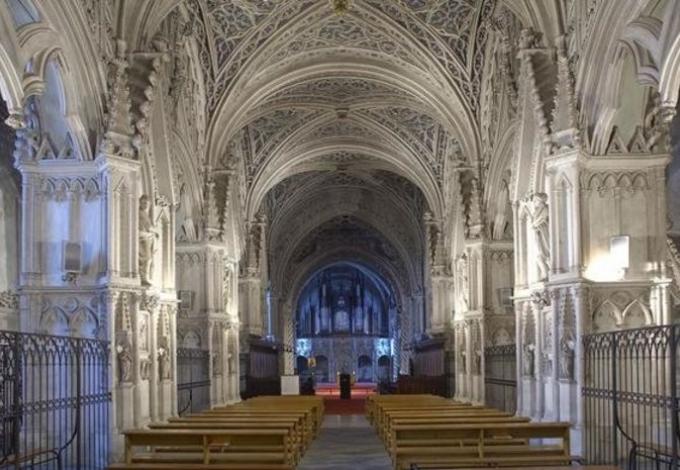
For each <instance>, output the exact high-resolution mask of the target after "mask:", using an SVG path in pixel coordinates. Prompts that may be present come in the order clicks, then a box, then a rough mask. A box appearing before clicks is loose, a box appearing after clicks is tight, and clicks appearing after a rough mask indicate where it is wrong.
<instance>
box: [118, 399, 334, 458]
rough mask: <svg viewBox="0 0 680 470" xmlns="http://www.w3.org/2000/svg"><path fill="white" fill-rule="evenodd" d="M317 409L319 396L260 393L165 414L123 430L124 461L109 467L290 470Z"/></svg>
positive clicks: (311, 432) (313, 427)
mask: <svg viewBox="0 0 680 470" xmlns="http://www.w3.org/2000/svg"><path fill="white" fill-rule="evenodd" d="M323 412H324V406H323V399H321V398H319V397H261V398H255V399H251V400H247V401H245V402H241V403H238V404H235V405H228V406H223V407H217V408H213V409H212V410H207V411H204V412H201V413H197V414H192V415H189V416H185V417H181V418H170V419H169V420H168V422H166V423H153V424H151V425H149V429H140V430H130V431H126V432H124V433H123V434H124V437H125V461H124V462H123V463H117V464H114V465H112V466H111V467H110V468H111V469H115V470H122V469H129V470H132V469H137V470H143V469H146V470H160V469H165V470H167V469H177V470H179V469H188V470H192V469H196V470H198V469H211V470H217V469H223V470H293V469H294V468H295V465H296V464H297V463H298V462H299V460H300V459H301V456H302V453H303V452H304V450H305V449H306V448H307V446H308V445H309V443H310V442H311V440H312V439H313V438H314V437H315V436H316V435H317V434H318V432H319V430H320V428H321V422H322V420H323ZM140 448H143V450H141V449H140Z"/></svg>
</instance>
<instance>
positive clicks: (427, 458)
mask: <svg viewBox="0 0 680 470" xmlns="http://www.w3.org/2000/svg"><path fill="white" fill-rule="evenodd" d="M366 412H367V415H368V417H369V420H370V422H371V423H372V424H373V426H374V427H375V429H376V432H377V433H378V435H379V436H380V438H381V439H382V440H383V442H384V443H385V446H386V448H387V450H388V452H389V454H390V457H391V459H392V462H393V464H394V468H395V469H397V470H402V469H410V468H417V469H423V470H424V469H454V468H456V469H458V468H479V467H512V466H519V467H521V466H533V467H534V468H536V467H541V468H544V467H546V466H562V467H564V466H569V465H570V464H571V462H572V461H573V460H574V458H572V456H571V455H570V425H569V423H531V422H529V419H528V418H524V417H518V416H513V415H510V414H508V413H505V412H502V411H499V410H496V409H493V408H488V407H484V406H479V405H471V404H469V403H459V402H455V401H453V400H448V399H445V398H441V397H435V396H431V395H410V396H398V395H397V396H377V397H370V398H369V399H368V400H367V403H366Z"/></svg>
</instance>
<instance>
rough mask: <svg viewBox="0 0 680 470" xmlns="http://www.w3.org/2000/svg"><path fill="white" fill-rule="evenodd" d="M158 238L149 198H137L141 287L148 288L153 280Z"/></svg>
mask: <svg viewBox="0 0 680 470" xmlns="http://www.w3.org/2000/svg"><path fill="white" fill-rule="evenodd" d="M159 236H160V235H159V234H158V231H157V230H156V225H155V224H154V222H153V220H152V216H151V202H150V200H149V196H147V195H143V196H142V197H140V198H139V277H140V279H141V281H142V285H143V286H150V285H151V281H152V280H153V257H154V254H155V253H156V239H157V238H159Z"/></svg>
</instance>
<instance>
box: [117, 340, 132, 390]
mask: <svg viewBox="0 0 680 470" xmlns="http://www.w3.org/2000/svg"><path fill="white" fill-rule="evenodd" d="M116 352H117V356H118V379H119V381H120V383H130V382H132V354H131V353H130V347H129V346H128V345H127V344H125V343H123V344H119V345H118V346H117V347H116Z"/></svg>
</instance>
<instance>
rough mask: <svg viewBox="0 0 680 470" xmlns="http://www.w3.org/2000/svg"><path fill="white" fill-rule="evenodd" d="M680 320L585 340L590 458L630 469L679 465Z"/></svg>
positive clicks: (600, 335)
mask: <svg viewBox="0 0 680 470" xmlns="http://www.w3.org/2000/svg"><path fill="white" fill-rule="evenodd" d="M679 334H680V325H673V326H660V327H650V328H640V329H631V330H623V331H617V332H611V333H601V334H592V335H587V336H585V337H584V339H583V352H584V367H585V370H584V372H585V376H584V379H585V383H584V387H583V390H582V394H583V400H584V412H585V415H584V418H585V457H586V460H587V461H588V463H592V464H597V463H602V464H615V465H625V466H626V467H628V468H661V465H663V467H664V468H669V467H670V468H674V469H675V468H678V448H679V445H678V439H679V438H680V434H679V428H678V373H677V372H678V366H679V364H678V339H679V338H680V335H679Z"/></svg>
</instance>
